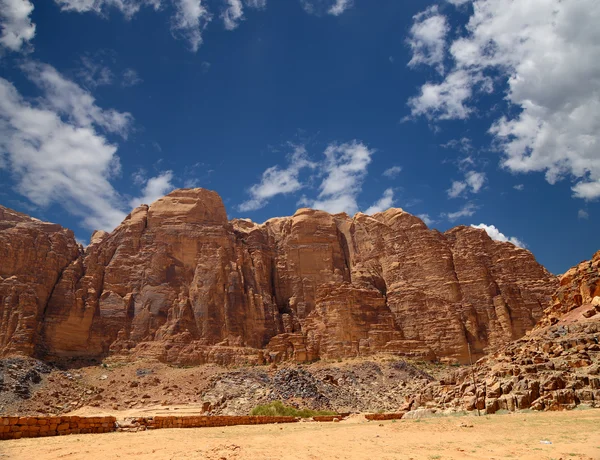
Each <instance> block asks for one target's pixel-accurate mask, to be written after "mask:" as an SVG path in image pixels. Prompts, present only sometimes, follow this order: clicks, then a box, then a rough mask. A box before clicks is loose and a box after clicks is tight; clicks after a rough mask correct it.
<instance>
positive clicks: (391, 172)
mask: <svg viewBox="0 0 600 460" xmlns="http://www.w3.org/2000/svg"><path fill="white" fill-rule="evenodd" d="M401 172H402V167H401V166H392V167H391V168H388V169H386V170H385V171H383V175H384V176H385V177H387V178H388V179H393V178H395V177H396V176H398V174H400V173H401Z"/></svg>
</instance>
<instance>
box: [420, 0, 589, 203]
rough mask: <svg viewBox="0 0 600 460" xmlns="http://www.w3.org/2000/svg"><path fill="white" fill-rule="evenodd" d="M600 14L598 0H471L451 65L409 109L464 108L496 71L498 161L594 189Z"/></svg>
mask: <svg viewBox="0 0 600 460" xmlns="http://www.w3.org/2000/svg"><path fill="white" fill-rule="evenodd" d="M452 3H463V2H457V1H453V2H452ZM599 23H600V2H598V1H597V0H577V1H562V0H528V1H511V2H506V1H505V0H473V12H472V15H471V17H470V19H469V22H468V24H467V26H466V33H465V34H463V35H462V36H460V37H458V38H457V39H455V40H454V41H453V42H452V43H451V44H450V46H449V50H450V56H451V59H452V60H453V62H454V68H453V69H452V71H451V72H450V74H449V75H448V76H447V77H446V78H445V79H444V80H443V81H442V82H439V83H436V82H427V83H426V84H425V85H423V86H422V88H421V93H420V94H419V95H418V96H416V97H414V98H412V99H410V100H409V106H410V107H411V112H412V115H413V116H417V115H424V116H426V117H427V118H429V119H435V120H441V119H464V118H467V117H468V116H469V115H470V114H471V113H472V111H473V108H472V106H471V104H470V102H471V99H472V98H474V97H475V96H476V95H478V94H479V93H480V92H481V91H486V92H489V91H490V90H491V82H490V80H489V78H490V76H494V78H497V79H499V80H500V82H501V83H502V84H503V85H504V84H506V87H507V91H506V98H505V100H506V102H507V105H508V108H511V110H510V111H509V110H506V111H505V112H507V113H511V115H505V116H503V117H501V118H499V119H497V120H496V121H495V122H494V123H493V124H492V126H491V128H490V133H491V134H492V135H493V136H494V137H495V141H496V143H497V145H498V146H499V148H500V149H501V150H502V152H503V158H502V165H503V166H505V167H506V168H508V169H509V170H510V171H513V172H521V173H528V172H544V173H545V176H546V180H547V181H548V182H549V183H551V184H554V183H556V182H557V181H559V180H561V179H564V178H566V177H570V178H573V179H574V180H575V181H576V184H575V185H574V186H573V194H574V196H575V197H578V198H584V199H595V198H598V197H600V28H599V27H598V24H599ZM482 85H483V86H482ZM514 108H517V109H519V110H514Z"/></svg>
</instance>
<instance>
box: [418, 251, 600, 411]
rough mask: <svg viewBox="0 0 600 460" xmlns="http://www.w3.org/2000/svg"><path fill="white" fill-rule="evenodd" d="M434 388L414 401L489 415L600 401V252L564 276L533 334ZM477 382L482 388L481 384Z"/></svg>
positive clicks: (594, 403) (595, 405) (573, 405)
mask: <svg viewBox="0 0 600 460" xmlns="http://www.w3.org/2000/svg"><path fill="white" fill-rule="evenodd" d="M475 373H476V378H475V382H473V377H472V375H471V371H470V369H467V368H464V369H461V370H460V371H457V372H455V373H454V374H453V375H451V376H450V377H449V378H448V379H446V380H445V381H442V382H435V383H432V384H430V385H429V387H428V388H426V390H425V391H424V392H423V393H422V394H420V395H419V396H417V397H416V398H415V399H414V400H413V401H411V403H410V404H411V405H412V406H414V407H417V406H421V405H428V406H431V407H438V408H439V407H444V408H451V409H467V410H472V409H474V408H476V407H479V409H481V410H483V409H485V411H486V412H487V413H494V412H496V411H498V410H510V411H514V410H517V409H529V408H532V409H535V410H559V409H572V408H574V407H575V406H577V405H579V404H586V405H589V406H593V407H598V406H599V405H600V252H597V253H596V254H595V255H594V257H593V258H592V259H591V260H589V261H586V262H582V263H580V264H579V265H577V266H575V267H573V268H571V269H570V270H569V271H567V272H566V273H565V274H564V275H562V276H561V277H560V287H559V288H558V289H557V291H556V292H555V293H554V295H553V302H552V305H551V306H549V307H548V308H547V309H546V310H545V311H544V316H543V317H542V319H541V320H540V321H539V322H538V324H537V325H536V326H535V327H534V329H533V330H532V331H530V332H528V333H527V335H526V336H525V337H522V338H521V339H519V340H516V341H514V342H512V343H510V344H509V345H508V346H506V347H505V348H502V349H501V350H499V351H497V352H495V353H493V354H490V355H488V356H487V357H485V358H483V359H482V360H480V361H479V362H478V363H477V365H476V366H475ZM473 383H475V385H474V384H473Z"/></svg>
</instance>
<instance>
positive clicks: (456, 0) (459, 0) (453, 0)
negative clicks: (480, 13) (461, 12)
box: [446, 0, 472, 6]
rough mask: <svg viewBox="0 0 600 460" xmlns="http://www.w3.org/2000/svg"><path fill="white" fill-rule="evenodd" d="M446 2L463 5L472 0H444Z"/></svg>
mask: <svg viewBox="0 0 600 460" xmlns="http://www.w3.org/2000/svg"><path fill="white" fill-rule="evenodd" d="M446 1H447V2H448V3H452V4H453V5H454V6H460V5H464V4H466V3H469V2H470V1H472V0H446Z"/></svg>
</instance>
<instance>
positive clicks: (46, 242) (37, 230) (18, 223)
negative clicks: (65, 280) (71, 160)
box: [0, 206, 80, 355]
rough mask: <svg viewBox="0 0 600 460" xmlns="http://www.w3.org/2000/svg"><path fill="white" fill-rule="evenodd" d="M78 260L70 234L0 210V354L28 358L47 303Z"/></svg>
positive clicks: (61, 229) (37, 221)
mask: <svg viewBox="0 0 600 460" xmlns="http://www.w3.org/2000/svg"><path fill="white" fill-rule="evenodd" d="M79 256H80V247H79V245H78V244H77V242H76V241H75V237H74V235H73V232H71V231H70V230H66V229H64V228H62V227H61V226H60V225H56V224H51V223H48V222H41V221H39V220H37V219H33V218H31V217H29V216H26V215H25V214H21V213H18V212H15V211H13V210H11V209H8V208H5V207H3V206H0V355H7V354H11V353H23V354H26V355H32V354H33V352H34V347H35V346H36V345H37V344H38V339H39V337H40V336H39V333H40V328H41V326H42V324H43V322H44V317H45V310H46V306H47V305H48V299H49V298H50V296H51V295H52V292H53V290H54V287H55V286H56V284H57V282H58V280H59V278H60V276H61V274H62V273H63V270H65V268H66V267H67V266H68V265H69V264H70V263H71V262H72V261H74V260H76V259H77V258H78V257H79Z"/></svg>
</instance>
